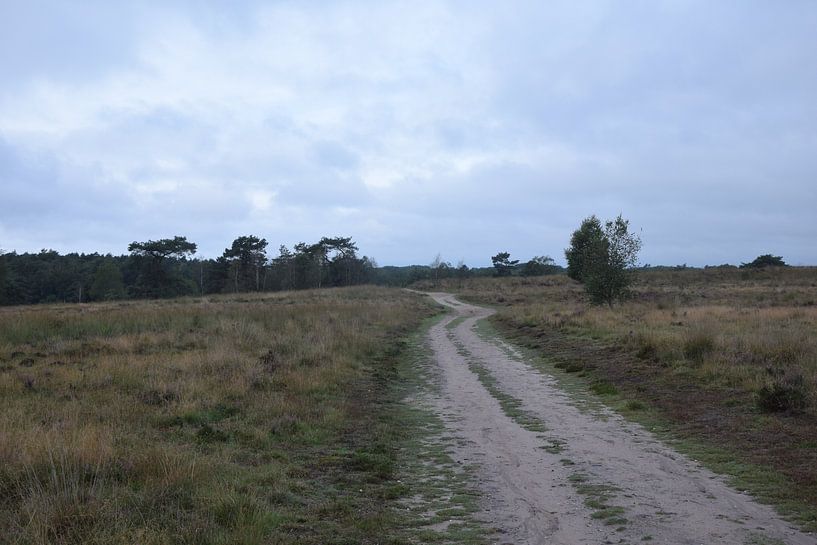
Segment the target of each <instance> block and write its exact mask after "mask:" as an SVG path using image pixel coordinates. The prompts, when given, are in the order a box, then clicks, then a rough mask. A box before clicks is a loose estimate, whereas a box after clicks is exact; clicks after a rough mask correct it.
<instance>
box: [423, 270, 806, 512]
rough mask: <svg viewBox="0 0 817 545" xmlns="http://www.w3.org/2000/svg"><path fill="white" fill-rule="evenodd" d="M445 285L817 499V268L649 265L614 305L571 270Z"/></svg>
mask: <svg viewBox="0 0 817 545" xmlns="http://www.w3.org/2000/svg"><path fill="white" fill-rule="evenodd" d="M423 287H425V288H427V289H430V288H432V286H420V288H423ZM434 289H438V290H445V291H451V292H455V293H458V294H460V295H462V296H463V297H464V298H466V299H468V300H471V301H474V302H477V303H482V304H487V305H491V306H494V307H496V308H497V311H498V312H497V314H496V315H495V317H494V323H495V325H496V326H497V327H499V328H500V330H502V331H503V332H505V333H506V334H507V335H509V336H511V337H513V338H515V339H516V340H517V341H519V342H521V343H522V344H524V345H527V346H528V347H531V348H533V349H535V350H536V351H537V352H538V353H540V354H541V355H542V356H543V357H545V358H548V359H549V360H550V361H551V362H552V363H553V364H554V365H555V366H556V368H558V369H560V370H561V371H560V372H567V373H574V374H576V375H581V376H584V377H585V379H586V380H587V381H588V382H589V383H590V386H591V387H592V389H593V390H594V391H597V392H600V393H601V394H603V395H613V394H620V397H621V398H622V399H623V403H624V406H625V407H628V408H630V409H632V410H631V412H637V411H650V412H653V413H654V414H655V415H657V416H659V417H660V418H662V419H664V420H665V421H666V422H668V423H669V424H670V425H671V427H672V429H673V432H674V433H675V434H676V436H680V437H683V438H689V439H691V440H694V441H699V442H701V444H703V445H710V446H714V447H717V448H719V449H721V448H723V449H726V451H725V452H726V454H725V455H724V454H720V455H719V456H720V457H721V458H724V456H725V458H724V459H723V460H722V461H723V462H724V463H723V464H720V465H721V466H722V467H721V468H722V469H724V470H726V471H728V470H729V468H728V467H726V466H728V465H729V464H730V463H731V464H733V465H734V464H738V463H741V462H746V463H749V464H755V466H754V467H756V468H760V469H758V471H763V468H768V469H769V470H770V471H773V472H776V473H779V474H781V475H782V476H783V479H782V480H780V481H778V482H777V485H776V486H777V488H778V489H777V490H766V491H761V495H765V496H766V497H767V498H768V499H770V500H775V501H777V502H778V503H786V502H790V501H791V502H795V503H796V502H800V503H803V504H806V505H810V506H812V507H817V269H814V268H786V269H767V270H742V269H720V268H716V269H707V270H692V269H686V270H668V271H660V272H658V271H643V272H642V271H640V272H638V273H637V275H636V281H635V285H634V290H633V292H634V293H633V298H632V299H631V300H629V301H627V302H625V303H623V304H618V305H615V306H614V307H613V308H609V307H603V306H592V305H590V304H589V303H588V302H587V299H586V297H585V296H584V294H583V291H582V287H581V286H580V285H579V284H577V283H575V282H573V281H572V280H570V279H568V278H567V277H566V276H563V275H558V276H546V277H536V278H504V279H495V278H483V279H473V280H467V281H459V280H449V281H446V282H444V283H441V284H440V285H438V286H436V287H434ZM726 462H728V463H726ZM713 465H718V464H713ZM760 480H762V479H760ZM761 484H762V483H761ZM801 522H803V523H805V524H806V525H807V526H809V527H817V521H808V520H806V521H802V520H801Z"/></svg>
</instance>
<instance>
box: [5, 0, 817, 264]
mask: <svg viewBox="0 0 817 545" xmlns="http://www.w3.org/2000/svg"><path fill="white" fill-rule="evenodd" d="M125 4H126V3H125V2H110V1H108V0H104V1H99V2H93V1H84V2H73V1H72V2H68V1H66V2H38V1H27V2H13V1H11V0H0V248H2V249H3V250H5V251H11V250H17V251H38V250H40V249H41V248H53V249H56V250H59V251H63V252H65V251H85V252H92V251H100V252H112V253H114V254H121V253H126V247H127V244H128V243H129V242H131V241H133V240H147V239H156V238H164V237H172V236H174V235H186V236H187V237H188V238H189V239H190V240H192V241H194V242H196V243H198V244H199V249H200V255H204V256H206V257H211V256H217V255H220V254H221V252H222V251H223V249H224V248H225V247H226V246H229V244H230V242H231V241H232V240H233V238H235V237H236V236H239V235H244V234H255V235H258V236H262V237H265V238H266V239H267V240H268V241H269V242H270V249H271V250H272V252H271V253H277V247H278V246H279V245H280V244H286V245H290V246H291V245H292V244H294V243H296V242H299V241H307V242H312V241H316V240H317V239H318V238H320V237H321V236H324V235H347V236H352V237H354V239H355V240H356V241H357V242H358V245H359V246H360V249H361V251H362V253H364V254H366V255H370V256H373V257H374V258H375V259H376V260H377V261H378V262H379V263H380V264H381V265H385V264H409V263H421V264H427V263H430V262H431V261H432V260H433V258H434V257H435V255H436V254H437V253H441V254H442V256H443V258H444V259H446V260H448V261H451V262H453V263H455V264H456V262H458V261H459V260H460V259H463V260H464V261H465V262H466V263H467V264H469V265H471V266H479V265H489V264H490V256H491V255H493V254H495V253H497V252H498V251H500V250H507V251H510V252H511V254H512V257H515V258H520V259H523V260H525V259H528V258H529V257H531V256H533V255H542V254H549V255H551V256H553V257H555V258H556V259H557V261H559V262H563V260H564V255H563V250H564V248H565V246H567V244H568V241H569V237H570V233H571V232H572V231H573V230H574V229H575V228H576V227H578V225H579V223H580V222H581V220H582V218H584V217H586V216H588V215H590V214H596V215H598V216H600V217H602V218H612V217H614V216H616V215H617V214H619V213H621V214H623V216H624V217H625V218H628V219H629V220H630V221H631V226H632V227H633V228H634V229H635V230H636V231H638V232H639V233H640V234H641V237H642V239H643V242H644V249H643V251H642V255H641V261H642V263H651V264H673V265H674V264H681V263H687V264H690V265H703V264H720V263H726V262H728V263H739V262H741V261H750V260H751V259H753V258H754V257H755V256H757V255H759V254H762V253H770V252H771V253H774V254H779V255H782V256H783V257H784V259H786V260H787V261H788V262H790V263H793V264H817V2H813V1H797V0H787V1H785V2H778V1H772V0H768V1H765V2H754V1H750V0H734V1H712V0H706V1H700V2H695V1H689V2H685V1H665V2H661V1H655V0H644V1H627V2H621V1H609V2H605V1H595V2H591V1H588V2H576V1H574V0H571V1H566V2H552V1H548V2H542V1H531V2H514V1H508V2H494V1H491V2H475V1H471V0H469V1H463V2H423V1H414V0H413V1H408V2H382V1H372V2H354V1H349V2H320V1H299V2H294V1H293V2H252V1H246V2H212V3H211V4H210V5H209V6H206V5H205V2H198V1H192V0H191V1H190V2H170V1H165V0H162V1H155V2H148V1H143V2H130V3H127V4H129V5H128V6H125Z"/></svg>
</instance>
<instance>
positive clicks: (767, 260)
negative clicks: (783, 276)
mask: <svg viewBox="0 0 817 545" xmlns="http://www.w3.org/2000/svg"><path fill="white" fill-rule="evenodd" d="M763 267H788V265H786V262H785V261H783V258H782V257H780V256H779V255H772V254H763V255H759V256H757V257H756V258H755V260H754V261H752V262H751V263H741V264H740V268H741V269H762V268H763Z"/></svg>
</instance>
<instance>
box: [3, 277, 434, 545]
mask: <svg viewBox="0 0 817 545" xmlns="http://www.w3.org/2000/svg"><path fill="white" fill-rule="evenodd" d="M432 313H433V310H432V309H431V307H430V306H429V304H428V303H427V302H425V300H424V299H423V298H421V297H418V296H415V295H410V294H407V293H405V292H401V291H397V290H385V289H377V288H369V287H367V288H355V289H348V290H325V291H319V292H299V293H289V294H274V295H271V294H265V295H258V296H253V295H246V296H241V297H229V296H224V297H214V298H208V299H204V300H199V299H189V300H174V301H156V302H128V303H113V304H99V305H83V306H43V307H32V308H7V309H2V311H0V400H2V410H0V535H3V536H4V538H5V539H8V540H9V541H10V542H16V543H31V544H45V543H64V544H70V543H77V544H79V543H123V542H134V541H138V542H139V543H142V544H165V543H190V544H220V543H231V544H233V543H259V542H264V543H292V544H311V543H314V544H318V543H321V544H331V543H338V544H339V543H383V542H392V543H399V542H401V541H400V538H399V537H395V538H394V539H391V538H384V536H389V535H391V533H392V530H394V529H395V528H398V527H401V525H403V526H404V527H408V526H410V525H411V524H410V520H409V519H406V518H405V516H404V515H403V514H402V513H401V510H400V508H399V507H398V504H399V501H400V498H401V497H405V495H406V493H407V490H408V489H407V488H406V487H405V486H404V485H403V483H400V482H398V478H399V477H398V467H397V463H398V462H397V460H398V457H399V456H400V452H401V448H402V447H401V446H400V445H402V444H404V442H406V441H409V437H410V434H409V431H410V430H412V429H415V426H419V425H420V422H411V421H409V423H408V425H407V426H406V427H405V429H401V428H400V427H398V426H396V425H395V420H394V419H395V418H398V419H399V418H402V416H406V415H407V414H408V413H401V412H400V409H398V408H397V404H396V397H395V396H397V395H398V392H396V391H395V383H396V381H397V380H398V378H399V377H400V373H401V372H403V371H401V369H402V368H403V367H405V365H406V364H405V362H404V360H403V354H404V352H405V351H406V349H407V348H408V347H407V345H406V343H405V341H404V340H403V339H404V338H405V337H406V335H408V334H409V333H410V332H412V331H413V330H415V329H416V328H417V327H418V325H419V324H420V323H421V321H422V320H423V319H424V318H426V317H427V316H429V315H430V314H432ZM401 415H402V416H401ZM407 434H408V435H407ZM395 536H397V534H396V533H395ZM390 539H391V540H390ZM406 539H407V540H408V541H411V540H412V539H411V536H408V537H407V538H406Z"/></svg>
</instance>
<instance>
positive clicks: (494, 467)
mask: <svg viewBox="0 0 817 545" xmlns="http://www.w3.org/2000/svg"><path fill="white" fill-rule="evenodd" d="M430 295H431V297H433V298H434V300H435V301H437V302H439V303H441V304H443V305H445V306H447V307H450V308H451V309H452V311H451V312H450V313H449V315H448V316H447V317H446V318H445V319H444V320H442V321H441V322H440V323H438V324H437V325H435V326H434V327H432V328H431V330H430V332H429V338H428V343H429V346H430V347H431V349H432V350H433V355H434V360H435V363H436V364H437V365H438V366H439V368H438V371H439V375H440V379H441V380H440V382H441V394H440V396H439V398H438V399H437V400H436V401H434V404H435V408H436V409H437V411H438V412H439V413H440V414H441V416H442V417H443V419H444V421H445V422H446V426H447V427H448V428H449V432H450V433H452V434H454V435H455V436H457V437H458V438H459V439H460V441H459V444H460V446H459V447H457V450H456V452H454V453H453V455H454V457H455V458H457V459H458V461H459V462H462V463H464V464H475V466H476V467H477V475H478V480H479V482H478V483H477V486H478V487H479V488H480V489H481V491H482V495H483V498H484V513H483V515H482V516H483V518H484V519H485V521H486V522H487V523H488V524H489V525H490V526H492V527H494V528H496V529H497V531H498V533H497V536H498V539H497V541H498V542H500V543H513V544H520V545H521V544H537V545H538V544H564V545H577V544H593V543H657V544H695V545H709V544H729V545H734V544H779V543H791V544H798V545H799V544H804V545H805V544H810V545H811V544H817V539H815V537H814V536H812V535H809V534H805V533H802V532H800V531H798V530H796V529H795V528H793V527H792V526H791V525H790V524H788V523H786V522H785V521H782V520H781V519H780V518H779V516H777V515H776V514H775V513H774V511H773V510H772V509H771V508H769V507H767V506H764V505H759V504H758V503H756V502H754V501H753V500H752V499H751V498H750V497H749V496H747V495H745V494H742V493H740V492H738V491H735V490H733V489H731V488H729V487H728V486H727V485H726V484H724V482H723V481H722V480H721V479H720V478H719V477H717V476H715V475H714V474H712V473H711V472H709V471H707V470H705V469H703V468H702V467H700V466H699V465H698V464H696V463H695V462H693V461H691V460H689V459H687V458H685V457H684V456H682V455H680V454H678V453H677V452H674V451H673V450H672V449H670V448H668V447H667V446H665V445H663V444H662V443H661V442H659V441H658V440H656V439H655V438H654V437H653V436H652V435H651V434H650V433H649V432H648V431H646V430H645V429H643V428H642V427H640V426H638V425H634V424H632V423H628V422H626V421H624V420H623V419H622V418H621V417H619V416H617V415H615V414H614V413H612V412H610V411H607V410H602V412H601V413H600V412H599V411H587V410H582V409H581V408H580V407H579V406H578V405H577V404H576V403H574V402H573V400H572V399H571V398H570V397H569V396H568V395H567V394H566V393H564V392H563V391H562V390H560V389H559V388H558V386H557V383H556V382H555V380H554V379H553V378H552V377H548V376H547V375H544V374H542V373H540V372H539V371H537V370H535V369H534V368H532V367H531V366H530V365H529V364H527V363H525V361H524V359H523V358H522V357H519V355H518V354H515V353H514V352H513V350H512V349H511V348H510V347H508V346H507V345H503V344H502V343H501V341H498V340H490V339H489V340H486V339H483V338H482V337H480V336H478V335H477V334H476V332H475V331H474V325H475V324H476V322H477V321H478V320H480V319H482V318H485V317H486V316H488V315H490V314H491V311H490V310H488V309H484V308H481V307H477V306H473V305H468V304H464V303H461V302H459V301H457V300H456V299H455V298H454V297H453V296H451V295H448V294H443V293H434V294H430ZM459 317H464V318H465V319H464V320H462V321H461V322H460V323H457V324H454V326H455V327H453V326H452V327H446V326H447V325H449V324H450V323H451V322H452V321H453V320H456V319H457V318H459ZM469 364H471V365H474V364H477V365H480V366H482V368H483V369H485V370H487V371H488V373H489V374H490V376H491V377H493V380H494V381H495V383H494V387H495V388H496V389H498V390H499V391H501V392H502V394H504V395H506V396H511V397H512V398H515V400H516V402H517V406H518V407H519V408H520V409H521V410H522V411H524V412H525V413H526V414H528V415H529V416H530V417H534V418H535V420H538V421H540V422H541V424H542V425H543V426H544V428H545V431H535V430H534V431H530V430H531V426H530V425H528V426H526V427H523V426H521V425H520V424H519V423H517V420H518V419H517V420H515V419H514V418H511V417H509V416H508V415H506V413H505V411H503V408H502V406H501V405H500V402H499V401H498V399H497V397H495V396H493V395H491V393H490V392H489V390H487V389H486V387H485V386H484V385H483V383H482V382H480V380H479V377H478V376H477V374H475V373H474V372H473V370H472V369H471V367H469ZM494 393H496V391H495V392H494ZM577 475H580V476H581V479H584V482H582V483H577V482H576V481H577ZM582 484H584V485H591V486H592V487H596V488H595V490H603V491H605V493H606V494H607V495H608V496H609V497H608V499H607V500H606V504H607V505H608V506H615V507H620V508H622V510H623V511H622V512H621V514H620V517H621V519H624V520H621V519H618V518H617V517H602V518H594V516H593V514H594V513H596V517H599V515H600V513H598V507H597V506H592V505H591V507H595V508H591V507H587V506H586V505H585V500H586V499H588V498H590V499H592V498H593V496H592V495H591V496H588V495H587V489H586V488H585V490H584V495H582V494H580V493H579V490H578V489H577V487H579V486H581V485H582ZM611 522H612V524H610V523H611Z"/></svg>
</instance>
